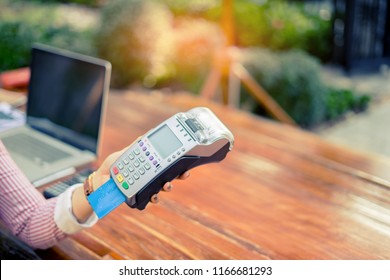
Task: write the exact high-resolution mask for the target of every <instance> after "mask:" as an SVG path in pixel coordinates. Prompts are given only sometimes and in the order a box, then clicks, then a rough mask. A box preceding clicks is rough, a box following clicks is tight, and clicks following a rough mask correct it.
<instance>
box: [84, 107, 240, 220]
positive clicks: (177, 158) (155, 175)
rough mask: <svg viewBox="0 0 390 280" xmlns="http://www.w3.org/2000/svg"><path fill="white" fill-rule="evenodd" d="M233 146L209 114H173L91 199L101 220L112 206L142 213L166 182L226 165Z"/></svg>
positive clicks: (203, 110) (200, 110)
mask: <svg viewBox="0 0 390 280" xmlns="http://www.w3.org/2000/svg"><path fill="white" fill-rule="evenodd" d="M233 144H234V137H233V134H232V133H231V132H230V131H229V129H228V128H227V127H226V126H225V125H224V124H223V123H222V122H221V121H220V120H219V119H218V118H217V116H216V115H215V114H214V113H213V112H212V111H211V110H210V109H208V108H205V107H197V108H193V109H191V110H189V111H188V112H185V113H178V114H175V115H174V116H172V117H170V118H169V119H167V120H166V121H164V122H162V123H161V124H160V125H158V126H157V127H155V128H153V129H151V130H150V131H149V132H147V133H146V134H145V135H143V136H142V137H140V138H139V139H138V140H137V141H136V142H135V143H134V144H133V145H132V146H130V147H129V148H128V149H127V150H126V151H125V152H124V153H123V154H122V155H121V156H120V157H119V158H118V159H117V160H116V161H115V162H114V163H113V164H112V166H111V168H110V174H111V179H110V180H109V181H111V182H108V183H106V184H107V186H104V185H103V186H102V187H100V188H99V189H97V190H96V191H95V192H93V193H91V195H89V196H88V200H89V201H90V204H91V205H92V207H93V208H94V210H95V212H96V213H97V215H98V217H99V218H101V217H102V216H104V215H106V214H107V213H108V212H110V211H112V210H113V209H111V208H116V206H117V205H111V206H110V205H109V204H110V203H111V202H115V203H116V204H121V203H122V202H126V204H127V205H128V206H130V207H132V208H137V209H140V210H143V209H144V208H145V207H146V205H147V204H148V202H149V201H150V198H151V196H152V195H154V194H156V193H158V192H159V191H160V190H161V189H162V187H163V185H164V184H165V183H166V182H169V181H172V180H173V179H175V178H176V177H178V176H179V175H181V174H183V173H184V172H185V171H187V170H190V169H192V168H194V167H197V166H199V165H203V164H207V163H211V162H219V161H221V160H223V159H224V158H225V157H226V155H227V153H228V152H229V151H231V150H232V148H233ZM101 189H102V190H101ZM104 190H105V191H104ZM94 196H95V197H94ZM102 197H103V198H102ZM104 199H105V200H107V203H104V201H103V200H104ZM102 201H103V203H102ZM99 204H100V205H99ZM105 204H107V205H105Z"/></svg>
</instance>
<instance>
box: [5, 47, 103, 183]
mask: <svg viewBox="0 0 390 280" xmlns="http://www.w3.org/2000/svg"><path fill="white" fill-rule="evenodd" d="M31 54H32V58H31V65H30V69H31V77H30V82H29V93H28V100H27V108H26V122H25V124H24V125H22V126H20V127H17V128H12V129H10V130H7V131H3V132H1V133H0V139H1V140H2V141H3V143H4V145H5V146H6V148H7V149H8V151H9V153H10V154H11V156H12V158H13V159H14V161H15V162H16V163H17V165H18V166H19V167H20V168H21V170H22V171H23V172H24V173H25V175H26V176H27V178H28V179H29V180H30V181H31V182H32V184H33V185H35V186H36V187H39V186H42V185H44V184H47V183H50V182H53V181H55V180H58V179H60V178H63V177H65V176H68V175H70V174H72V173H74V172H75V171H76V170H77V169H78V168H81V167H83V166H86V165H88V164H90V163H92V162H93V161H94V160H95V159H96V158H97V157H98V155H99V151H100V136H101V129H102V121H103V117H104V111H105V100H106V96H107V94H108V91H109V84H110V77H111V64H110V63H109V62H108V61H105V60H102V59H97V58H93V57H89V56H85V55H81V54H78V53H74V52H70V51H67V50H62V49H58V48H54V47H51V46H47V45H43V44H34V45H33V47H32V52H31Z"/></svg>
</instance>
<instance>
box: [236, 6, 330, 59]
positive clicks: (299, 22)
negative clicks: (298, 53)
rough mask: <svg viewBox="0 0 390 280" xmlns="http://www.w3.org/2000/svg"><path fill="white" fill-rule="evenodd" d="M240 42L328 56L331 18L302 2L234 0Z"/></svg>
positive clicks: (326, 57) (245, 44)
mask: <svg viewBox="0 0 390 280" xmlns="http://www.w3.org/2000/svg"><path fill="white" fill-rule="evenodd" d="M234 5H235V6H234V8H235V19H236V28H237V41H238V45H240V46H243V47H248V46H260V47H265V48H270V49H274V50H288V49H300V50H303V51H305V52H307V53H309V54H311V55H314V56H316V57H318V58H320V59H321V60H322V61H326V60H328V59H329V57H330V54H331V50H332V46H331V21H330V17H329V18H324V17H321V16H320V14H319V10H318V9H313V11H312V12H309V11H308V10H306V9H305V6H304V4H302V3H291V2H287V1H280V0H274V1H248V0H235V1H234Z"/></svg>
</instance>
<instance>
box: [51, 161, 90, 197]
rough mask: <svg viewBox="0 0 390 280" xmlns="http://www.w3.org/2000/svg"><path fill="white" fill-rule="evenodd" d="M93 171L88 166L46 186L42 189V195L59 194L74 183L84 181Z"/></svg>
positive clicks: (54, 195) (53, 195)
mask: <svg viewBox="0 0 390 280" xmlns="http://www.w3.org/2000/svg"><path fill="white" fill-rule="evenodd" d="M93 171H94V170H92V169H90V168H86V169H83V170H81V171H80V172H78V173H76V174H74V175H73V176H72V177H70V178H67V179H65V180H63V181H60V182H57V183H55V184H53V185H52V186H50V187H48V188H46V189H45V190H44V191H43V195H44V196H45V197H46V198H51V197H56V196H59V195H60V194H61V193H63V192H64V191H66V190H67V189H68V188H69V187H71V186H73V185H74V184H80V183H84V181H85V179H87V177H88V176H89V174H91V173H92V172H93Z"/></svg>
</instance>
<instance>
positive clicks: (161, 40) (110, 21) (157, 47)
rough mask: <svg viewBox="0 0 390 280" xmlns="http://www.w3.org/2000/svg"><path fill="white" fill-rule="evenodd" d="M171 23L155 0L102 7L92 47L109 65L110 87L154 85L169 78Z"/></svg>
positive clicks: (128, 0)
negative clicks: (110, 70)
mask: <svg viewBox="0 0 390 280" xmlns="http://www.w3.org/2000/svg"><path fill="white" fill-rule="evenodd" d="M171 20H172V19H171V14H170V12H169V10H168V9H167V8H166V6H164V5H162V4H161V3H159V2H158V1H142V0H116V1H110V2H109V3H108V4H107V5H105V6H104V7H103V9H102V17H101V25H100V27H99V31H98V36H97V38H96V46H97V51H98V55H99V56H100V57H102V58H105V59H107V60H109V61H110V62H111V63H112V66H113V76H112V83H113V85H114V86H119V87H121V86H126V85H130V84H131V83H134V82H145V83H146V84H151V85H154V84H155V83H156V82H157V80H160V79H163V77H165V76H169V75H170V68H169V64H168V58H169V51H170V49H169V48H170V45H169V44H170V41H169V38H168V37H169V36H170V28H171Z"/></svg>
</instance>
